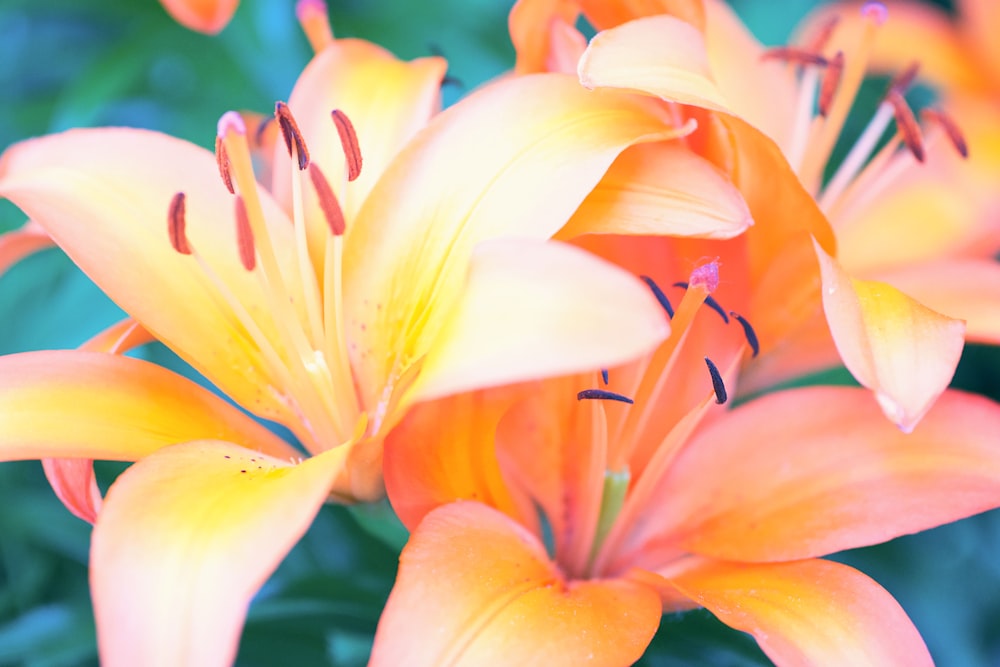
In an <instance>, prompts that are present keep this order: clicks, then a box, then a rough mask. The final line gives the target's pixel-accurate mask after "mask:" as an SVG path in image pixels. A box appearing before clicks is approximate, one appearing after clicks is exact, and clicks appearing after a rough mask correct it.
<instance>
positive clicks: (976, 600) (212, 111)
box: [0, 0, 1000, 667]
mask: <svg viewBox="0 0 1000 667" xmlns="http://www.w3.org/2000/svg"><path fill="white" fill-rule="evenodd" d="M734 4H735V5H736V7H737V9H738V10H739V11H740V13H741V14H742V15H743V16H744V17H745V19H746V20H747V21H748V22H749V23H750V25H751V27H752V28H753V29H754V31H755V32H756V33H757V34H758V36H760V37H761V39H762V40H763V41H765V42H766V43H771V44H774V43H780V42H781V41H782V40H784V39H785V37H786V36H787V35H788V33H789V31H790V30H791V29H792V27H793V26H794V25H795V23H796V22H797V20H798V19H799V18H800V17H801V16H803V15H804V14H805V13H806V12H807V11H808V10H809V8H810V7H811V6H812V5H813V4H814V2H812V0H790V1H786V2H781V3H775V2H770V1H769V0H739V1H735V2H734ZM509 6H510V2H509V1H503V0H428V1H427V2H412V1H410V2H407V1H404V0H343V1H337V0H333V1H332V2H330V11H331V16H332V19H333V24H334V29H335V31H336V33H337V34H338V35H342V36H346V35H352V36H361V37H365V38H368V39H372V40H373V41H376V42H378V43H380V44H383V45H385V46H387V47H388V48H390V49H392V50H393V51H394V52H395V53H396V54H397V55H399V56H401V57H405V58H412V57H416V56H421V55H427V54H430V53H442V54H443V55H445V56H446V57H447V58H448V59H449V62H450V70H449V74H450V76H452V77H454V79H455V80H456V82H457V83H454V84H450V85H449V86H448V87H447V88H446V100H447V101H450V100H454V99H455V98H456V97H457V96H458V95H460V94H461V92H462V91H463V90H467V89H469V88H471V87H473V86H475V85H476V84H478V83H480V82H482V81H484V80H486V79H488V78H490V77H492V76H495V75H497V74H499V73H501V72H503V71H504V70H505V69H507V68H509V67H510V65H511V64H512V62H513V51H512V49H511V47H510V45H509V42H508V38H507V33H506V14H507V11H508V10H509ZM310 53H311V52H310V50H309V47H308V45H307V43H306V41H305V39H304V37H303V36H302V34H301V32H300V29H299V26H298V24H297V23H296V21H295V17H294V11H293V6H292V0H244V1H243V3H242V6H241V7H240V9H239V11H238V12H237V14H236V18H235V20H234V21H233V23H232V24H231V25H230V26H229V27H228V28H227V29H226V30H225V31H224V32H223V33H222V34H221V35H219V36H217V37H206V36H203V35H199V34H196V33H192V32H189V31H187V30H185V29H184V28H181V27H180V26H178V25H176V24H175V23H173V22H172V21H171V20H170V19H169V18H168V17H167V15H166V14H165V12H164V11H163V10H162V8H161V7H160V5H159V3H157V2H156V0H3V2H0V63H2V65H0V90H3V91H4V97H3V99H4V102H5V104H3V105H2V106H0V148H3V147H5V146H7V145H9V144H10V143H12V142H14V141H16V140H18V139H21V138H25V137H28V136H32V135H37V134H42V133H46V132H52V131H57V130H61V129H65V128H68V127H73V126H95V125H112V124H120V125H131V126H140V127H150V128H155V129H158V130H162V131H165V132H168V133H170V134H174V135H178V136H181V137H185V138H187V139H190V140H192V141H194V142H197V143H200V144H203V145H205V146H210V145H211V143H212V142H213V141H214V131H215V123H216V120H217V119H218V117H219V116H220V115H221V114H222V113H223V112H224V111H226V110H228V109H244V108H246V109H256V110H260V111H268V110H269V109H271V108H273V103H274V101H275V100H276V99H286V98H287V97H288V94H289V92H290V90H291V86H292V84H293V82H294V81H295V78H296V76H297V74H298V72H299V71H300V70H301V69H302V67H303V66H304V65H305V63H306V62H307V61H308V59H309V56H310ZM876 90H877V88H876ZM876 94H877V93H876ZM22 220H23V216H21V215H20V214H19V213H18V212H17V211H16V209H14V208H13V207H12V206H10V205H9V204H7V203H6V202H0V229H10V228H13V227H15V226H17V225H19V224H20V223H21V222H22ZM120 315H121V314H120V312H119V311H118V310H117V309H116V307H115V306H114V305H113V304H111V303H110V302H109V301H108V300H107V299H106V298H104V297H103V295H102V294H101V293H100V292H99V291H98V290H97V289H96V288H94V287H93V286H92V285H91V284H90V283H89V282H88V281H87V280H86V278H84V277H83V276H82V275H81V274H80V273H79V272H78V271H77V270H76V269H75V268H74V267H73V265H72V264H71V263H70V262H69V261H68V260H66V258H65V257H64V256H63V255H62V254H61V253H59V252H58V251H46V252H43V253H40V254H39V255H36V256H34V257H31V258H30V259H28V260H27V261H25V262H23V263H22V264H21V265H19V266H16V267H15V268H14V269H12V270H11V271H10V272H9V273H8V274H6V275H5V276H3V277H2V278H0V317H2V320H0V321H2V322H3V323H4V324H3V326H2V327H0V353H11V352H18V351H23V350H30V349H44V348H67V347H74V346H76V345H78V344H80V343H81V342H83V341H84V340H86V339H87V338H89V337H90V336H91V335H93V334H94V333H96V332H97V331H99V330H101V329H102V328H103V327H105V326H107V325H108V324H110V323H112V322H113V321H115V320H116V319H117V318H118V317H120ZM142 354H143V355H144V356H146V357H147V358H151V359H152V360H155V361H157V362H158V363H163V364H166V365H171V366H174V367H178V368H179V367H180V362H178V361H177V360H176V358H174V357H173V356H172V355H171V354H170V353H169V352H168V351H166V350H165V349H164V348H162V347H158V346H150V347H149V348H147V349H145V350H143V352H142ZM997 377H1000V355H998V353H997V352H996V351H995V350H991V349H986V348H977V347H972V348H970V349H969V350H967V352H966V355H965V357H964V358H963V362H962V365H961V367H960V371H959V376H958V378H957V381H956V383H957V384H958V385H959V386H962V387H965V388H968V389H972V390H974V391H979V392H982V393H986V394H988V395H991V396H993V397H994V398H1000V383H998V382H997V380H996V379H995V378H997ZM998 446H1000V439H998ZM120 469H121V467H120V466H112V465H103V466H101V467H100V468H99V472H100V473H101V475H102V478H103V479H104V480H105V481H107V480H110V479H111V478H113V475H114V474H115V473H116V472H117V471H118V470H120ZM393 527H394V526H393V524H392V522H391V520H390V518H389V517H388V512H387V510H386V509H385V508H384V507H383V508H374V509H371V508H370V509H365V510H346V509H343V508H333V507H330V508H326V509H324V510H323V511H322V513H321V514H320V516H319V517H318V519H317V520H316V523H315V524H314V526H313V528H312V529H311V531H310V532H309V534H308V535H307V536H306V538H305V539H304V540H303V541H302V542H301V543H300V545H299V546H298V547H297V548H296V549H295V550H294V551H293V552H292V554H291V555H290V556H289V557H288V559H287V560H286V561H285V563H284V564H283V565H282V566H281V568H280V569H279V571H278V573H277V574H276V575H275V576H274V577H273V578H272V580H271V581H270V582H269V583H268V584H267V585H266V586H265V588H264V589H263V590H262V591H261V593H260V594H259V596H258V598H257V600H256V601H255V603H254V605H253V607H252V608H251V611H250V616H249V619H248V622H247V626H246V631H245V633H244V638H243V643H242V646H241V653H240V657H239V664H241V665H247V666H260V667H263V666H267V665H279V664H280V665H360V664H364V662H365V659H366V657H367V652H368V649H369V646H370V643H371V636H372V633H373V631H374V628H375V624H376V622H377V620H378V614H379V611H380V609H381V606H382V603H383V602H384V600H385V597H386V596H387V595H388V591H389V589H390V587H391V585H392V580H393V577H394V574H395V564H396V556H397V553H398V546H399V543H400V542H399V540H400V537H401V536H400V535H399V533H398V532H393V530H392V528H393ZM88 541H89V526H87V525H86V524H85V523H83V522H82V521H79V520H77V519H76V518H74V517H73V516H71V515H70V514H69V513H68V512H67V511H66V510H65V509H64V508H63V507H62V505H61V504H59V502H58V501H57V500H56V499H55V497H54V495H53V494H52V492H51V491H50V490H49V488H48V486H47V484H46V483H45V481H44V477H43V475H42V473H41V468H40V466H39V465H38V464H37V463H36V462H29V463H11V464H3V465H0V665H25V666H31V667H43V666H46V667H55V666H69V665H90V664H96V662H97V658H96V648H95V645H94V640H93V618H92V613H91V610H90V600H89V595H88V592H87V579H86V562H87V551H88ZM998 553H1000V514H998V513H997V512H993V513H988V514H985V515H981V516H978V517H974V518H972V519H968V520H966V521H963V522H959V523H957V524H953V525H950V526H946V527H943V528H940V529H937V530H934V531H929V532H927V533H924V534H921V535H917V536H910V537H905V538H901V539H899V540H896V541H894V542H891V543H889V544H886V545H882V546H879V547H874V548H870V549H863V550H858V551H855V552H851V553H846V554H842V555H841V556H839V557H838V558H839V559H841V560H843V561H845V562H849V563H851V564H853V565H855V566H857V567H859V568H860V569H862V570H863V571H865V572H867V573H868V574H869V575H871V576H873V577H874V578H875V579H876V580H878V581H879V582H881V583H882V584H883V585H884V586H885V587H886V588H887V589H888V590H889V591H890V592H892V593H893V594H894V595H895V596H896V598H897V599H898V600H899V601H900V603H901V604H902V605H903V607H904V608H905V609H906V610H907V611H908V612H909V614H910V615H911V617H912V618H913V620H914V622H915V623H916V625H917V627H918V628H919V629H920V631H921V633H922V634H923V636H924V638H925V639H926V641H927V643H928V645H929V647H930V649H931V652H932V654H933V655H934V656H935V658H936V660H937V662H938V663H939V664H941V665H955V666H958V667H967V666H968V667H971V666H978V665H996V664H1000V595H998V592H1000V559H998V558H997V554H998ZM137 613H141V610H137ZM643 664H647V665H662V666H668V665H669V666H673V665H688V664H713V665H756V664H767V661H766V659H764V658H763V656H762V654H761V653H760V652H759V651H758V650H757V649H756V647H755V645H754V644H753V642H752V641H751V640H750V639H749V638H747V637H745V636H743V635H741V634H739V633H736V632H733V631H730V630H728V629H727V628H725V627H723V626H721V624H719V623H718V622H717V621H715V620H714V618H713V617H712V616H711V615H710V614H708V613H706V612H701V611H699V612H691V613H688V614H684V615H678V616H670V617H666V618H665V619H664V621H663V624H662V627H661V631H660V633H659V634H658V635H657V638H656V640H655V641H654V643H653V646H651V648H650V650H649V651H648V652H647V655H646V657H645V658H644V659H643Z"/></svg>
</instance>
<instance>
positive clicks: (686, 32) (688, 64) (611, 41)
mask: <svg viewBox="0 0 1000 667" xmlns="http://www.w3.org/2000/svg"><path fill="white" fill-rule="evenodd" d="M578 72H579V75H580V82H581V83H582V84H583V85H584V86H586V87H587V88H621V89H625V90H633V91H643V92H646V93H649V94H651V95H656V96H657V97H660V98H662V99H664V100H669V101H671V102H680V103H681V104H691V105H694V106H699V107H703V108H705V109H711V110H713V111H727V112H728V111H730V109H731V107H730V105H729V102H728V101H727V100H726V98H725V97H724V95H723V94H722V91H721V90H719V87H718V86H717V85H716V83H715V81H714V80H713V79H712V73H711V69H710V67H709V63H708V52H707V50H706V48H705V39H704V37H703V36H702V34H701V33H700V32H699V31H698V29H697V28H695V27H694V26H692V25H690V24H688V23H685V22H683V21H681V20H679V19H676V18H674V17H672V16H653V17H650V18H644V19H638V20H635V21H631V22H629V23H625V24H623V25H620V26H618V27H617V28H610V29H608V30H604V31H602V32H599V33H598V34H597V35H595V36H594V38H593V39H592V40H591V41H590V46H589V47H587V50H586V51H585V52H584V54H583V57H582V58H581V59H580V65H579V70H578Z"/></svg>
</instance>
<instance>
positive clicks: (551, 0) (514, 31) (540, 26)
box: [507, 0, 580, 74]
mask: <svg viewBox="0 0 1000 667" xmlns="http://www.w3.org/2000/svg"><path fill="white" fill-rule="evenodd" d="M578 5H579V3H578V2H577V0H517V2H515V3H514V7H513V8H512V9H511V10H510V16H509V17H508V19H507V26H508V29H509V32H510V41H511V42H512V43H513V44H514V50H515V51H516V52H517V64H516V65H515V66H514V72H515V73H517V74H532V73H535V72H546V71H549V67H548V64H549V62H550V59H551V57H552V53H553V51H554V50H555V49H556V44H555V36H556V31H557V30H560V29H561V28H560V27H559V26H574V25H575V24H576V19H577V16H578V15H579V14H580V8H579V6H578Z"/></svg>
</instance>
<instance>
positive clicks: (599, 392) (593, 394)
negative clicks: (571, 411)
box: [576, 389, 634, 405]
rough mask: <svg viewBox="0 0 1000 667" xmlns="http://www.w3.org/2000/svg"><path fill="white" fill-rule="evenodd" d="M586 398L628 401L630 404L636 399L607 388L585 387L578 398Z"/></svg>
mask: <svg viewBox="0 0 1000 667" xmlns="http://www.w3.org/2000/svg"><path fill="white" fill-rule="evenodd" d="M584 399H597V400H606V401H619V402H621V403H628V404H629V405H631V404H632V403H634V401H633V400H632V399H631V398H629V397H628V396H622V395H621V394H616V393H615V392H613V391H608V390H607V389H584V390H583V391H581V392H579V393H578V394H577V395H576V400H578V401H582V400H584Z"/></svg>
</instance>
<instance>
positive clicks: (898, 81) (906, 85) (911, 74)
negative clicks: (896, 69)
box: [889, 61, 920, 95]
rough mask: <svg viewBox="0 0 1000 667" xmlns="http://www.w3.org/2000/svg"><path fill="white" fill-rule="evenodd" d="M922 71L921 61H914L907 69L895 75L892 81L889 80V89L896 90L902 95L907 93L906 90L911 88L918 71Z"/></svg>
mask: <svg viewBox="0 0 1000 667" xmlns="http://www.w3.org/2000/svg"><path fill="white" fill-rule="evenodd" d="M919 71H920V63H919V62H916V61H914V62H912V63H910V66H909V67H907V68H906V69H905V70H903V71H902V72H900V73H899V74H897V75H896V76H895V77H893V79H892V81H890V82H889V90H890V91H893V90H894V91H896V92H897V93H899V94H900V95H905V94H906V91H908V90H909V89H910V86H911V85H913V80H914V79H916V78H917V72H919Z"/></svg>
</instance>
